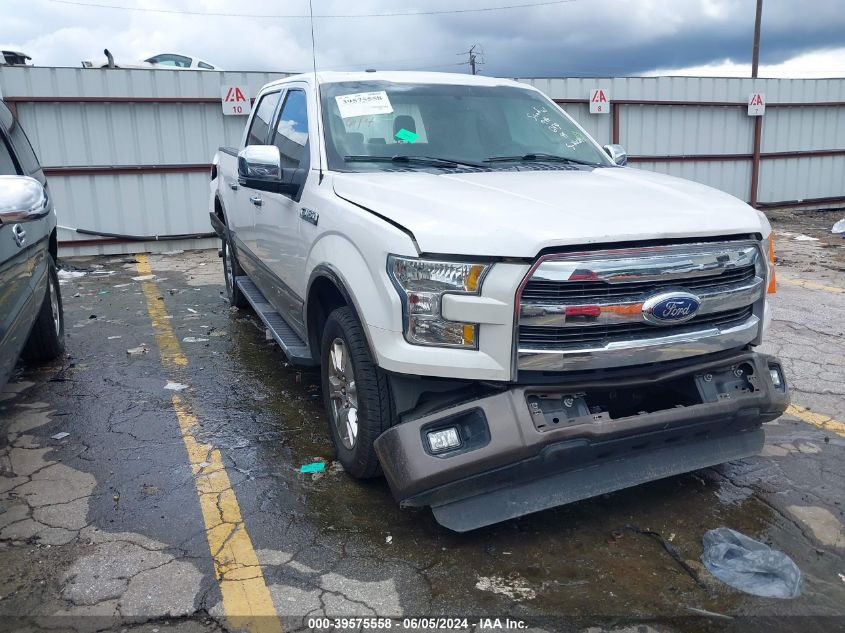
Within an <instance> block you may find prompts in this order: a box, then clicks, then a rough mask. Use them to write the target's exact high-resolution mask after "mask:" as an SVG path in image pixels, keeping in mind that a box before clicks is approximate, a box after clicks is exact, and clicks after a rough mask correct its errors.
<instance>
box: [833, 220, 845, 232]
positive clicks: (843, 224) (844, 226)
mask: <svg viewBox="0 0 845 633" xmlns="http://www.w3.org/2000/svg"><path fill="white" fill-rule="evenodd" d="M830 232H831V233H845V218H842V219H841V220H839V222H837V223H836V224H834V225H833V228H831V229H830Z"/></svg>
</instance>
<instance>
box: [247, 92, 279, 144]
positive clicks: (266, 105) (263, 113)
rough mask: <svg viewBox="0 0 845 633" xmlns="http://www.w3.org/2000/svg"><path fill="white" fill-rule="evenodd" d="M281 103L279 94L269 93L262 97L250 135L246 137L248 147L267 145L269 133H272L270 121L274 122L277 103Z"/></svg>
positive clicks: (251, 125) (254, 116)
mask: <svg viewBox="0 0 845 633" xmlns="http://www.w3.org/2000/svg"><path fill="white" fill-rule="evenodd" d="M278 101H279V93H278V92H268V93H267V94H265V95H262V96H261V99H260V100H259V101H258V105H257V107H256V108H255V114H254V115H253V116H252V123H250V126H249V133H248V134H247V137H246V144H247V145H266V144H267V132H269V131H270V121H272V120H273V112H275V110H276V103H277V102H278Z"/></svg>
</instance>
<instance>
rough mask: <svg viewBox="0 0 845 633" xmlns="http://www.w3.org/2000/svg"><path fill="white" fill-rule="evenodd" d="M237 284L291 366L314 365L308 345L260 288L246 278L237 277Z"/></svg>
mask: <svg viewBox="0 0 845 633" xmlns="http://www.w3.org/2000/svg"><path fill="white" fill-rule="evenodd" d="M235 283H236V284H237V285H238V288H240V290H241V292H242V293H243V294H244V296H245V297H246V299H247V301H249V304H250V305H251V306H252V309H253V310H255V313H256V314H257V315H258V317H259V318H260V319H261V320H262V321H263V322H264V325H265V326H267V329H268V330H270V334H272V335H273V338H274V339H275V341H276V342H277V343H278V344H279V347H281V348H282V351H283V352H284V353H285V356H287V357H288V360H289V361H290V362H291V364H293V365H298V366H306V365H313V364H314V359H312V358H311V350H310V349H309V347H308V343H306V342H305V341H303V340H302V339H301V338H299V335H298V334H297V333H296V332H295V331H294V330H293V328H292V327H291V326H290V325H288V323H287V321H285V319H284V317H282V315H281V314H279V313H278V312H276V309H275V308H274V307H273V306H272V305H270V302H269V301H267V299H266V298H265V297H264V295H263V294H262V292H261V291H260V290H259V289H258V286H256V285H255V284H254V283H252V280H251V279H250V278H249V277H246V276H244V277H236V278H235Z"/></svg>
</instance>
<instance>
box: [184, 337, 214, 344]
mask: <svg viewBox="0 0 845 633" xmlns="http://www.w3.org/2000/svg"><path fill="white" fill-rule="evenodd" d="M207 340H208V339H207V338H200V337H199V336H186V337H185V338H183V339H182V342H183V343H205V342H206V341H207Z"/></svg>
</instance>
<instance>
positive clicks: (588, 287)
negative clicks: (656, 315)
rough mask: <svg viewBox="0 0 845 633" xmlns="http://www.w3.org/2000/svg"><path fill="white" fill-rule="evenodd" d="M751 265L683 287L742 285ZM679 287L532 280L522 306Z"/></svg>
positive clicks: (688, 282) (697, 279)
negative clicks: (527, 303)
mask: <svg viewBox="0 0 845 633" xmlns="http://www.w3.org/2000/svg"><path fill="white" fill-rule="evenodd" d="M755 274H756V271H755V267H754V265H753V264H752V265H749V266H743V267H741V268H734V269H730V270H723V271H721V272H718V273H715V274H712V275H704V276H702V277H695V278H691V279H687V280H685V281H684V282H683V284H682V285H683V287H684V288H685V289H687V290H699V289H704V290H709V289H712V288H716V287H718V286H727V285H730V284H735V283H744V282H747V281H749V280H751V279H753V278H754V276H755ZM677 286H678V282H677V281H660V280H655V281H635V282H629V283H621V284H609V283H607V282H604V281H569V282H561V281H542V280H539V279H532V280H530V281H529V282H528V283H527V284H526V285H525V289H524V290H523V291H522V301H523V302H529V303H530V302H543V301H560V302H562V303H571V302H573V301H577V302H583V301H591V300H593V299H595V300H599V299H608V298H610V297H613V298H620V297H631V296H639V295H642V294H650V293H653V292H658V291H660V290H668V289H671V288H675V287H677Z"/></svg>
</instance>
